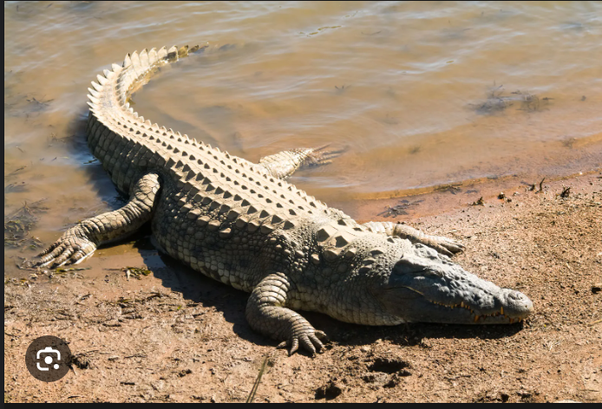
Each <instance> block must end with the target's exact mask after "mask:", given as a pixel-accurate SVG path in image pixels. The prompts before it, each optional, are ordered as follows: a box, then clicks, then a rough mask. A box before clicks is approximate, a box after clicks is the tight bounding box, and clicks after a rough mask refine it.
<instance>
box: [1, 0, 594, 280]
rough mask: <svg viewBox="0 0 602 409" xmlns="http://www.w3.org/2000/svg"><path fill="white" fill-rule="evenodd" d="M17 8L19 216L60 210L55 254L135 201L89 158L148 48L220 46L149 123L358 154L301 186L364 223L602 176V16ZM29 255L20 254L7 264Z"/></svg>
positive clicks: (527, 8) (14, 142) (158, 84)
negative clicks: (391, 208)
mask: <svg viewBox="0 0 602 409" xmlns="http://www.w3.org/2000/svg"><path fill="white" fill-rule="evenodd" d="M4 11H5V15H4V20H5V66H4V72H5V74H4V78H5V110H4V118H5V137H4V147H5V155H4V172H5V179H4V186H5V215H7V214H11V213H12V212H14V211H16V210H17V209H18V208H20V207H21V206H22V205H23V203H25V202H27V203H32V202H36V201H38V200H40V199H42V198H46V201H45V202H44V205H43V206H44V207H45V209H41V210H40V209H38V211H37V213H36V217H37V224H35V226H33V230H32V231H31V235H33V236H36V237H39V238H40V239H41V240H42V241H43V242H44V243H46V244H47V243H49V242H51V241H53V240H54V239H56V237H57V236H58V235H59V233H60V231H61V230H63V229H64V228H65V226H68V225H70V224H72V223H74V222H76V221H77V220H81V219H83V218H85V217H89V216H91V215H93V214H97V213H99V212H101V211H105V210H109V209H114V208H116V207H117V206H119V205H120V203H121V199H120V198H119V197H118V196H117V194H116V192H115V189H114V187H113V186H112V185H111V183H110V181H109V179H108V177H107V176H106V174H104V172H103V171H102V168H101V166H100V164H99V163H98V162H97V161H95V160H94V158H93V157H92V156H91V155H90V153H89V151H88V149H87V147H86V144H85V135H84V134H83V132H82V126H83V124H84V123H85V118H86V115H87V111H86V98H85V95H86V89H87V87H88V86H89V83H90V81H91V80H92V79H94V77H95V76H96V74H97V73H99V72H100V71H101V70H102V69H104V68H109V67H110V63H113V62H119V61H120V60H121V59H122V58H123V56H124V55H125V53H127V52H131V51H133V50H141V49H143V48H145V47H148V48H150V47H160V46H163V45H168V46H169V45H173V44H179V45H182V44H196V43H199V44H206V43H208V44H209V46H210V47H209V49H208V50H209V51H208V52H207V53H206V54H204V55H200V56H198V57H193V58H190V59H187V60H185V61H183V62H182V63H180V64H179V66H177V67H174V68H173V69H168V70H165V71H164V72H162V73H161V74H160V75H159V76H158V77H157V78H155V79H154V80H153V81H151V83H149V84H148V85H147V86H146V87H145V88H144V89H143V90H141V91H139V92H138V93H136V94H135V95H134V102H135V107H136V109H137V110H138V111H139V112H140V113H141V114H142V115H144V116H145V117H146V118H150V119H151V120H152V121H154V122H158V123H159V124H161V125H165V126H167V127H171V128H173V129H174V130H179V131H181V132H182V133H187V134H188V135H190V136H192V137H195V138H197V139H199V140H203V141H205V142H208V143H210V144H212V145H215V146H219V147H220V148H222V149H224V150H227V151H229V152H231V153H233V154H235V155H239V156H243V157H245V158H247V159H249V160H253V161H257V160H259V158H260V157H262V156H264V155H269V154H272V153H275V152H277V151H279V150H284V149H291V148H296V147H304V146H312V147H313V146H320V145H323V144H330V145H331V146H332V147H335V148H338V149H342V148H344V149H346V151H345V153H344V154H343V155H341V156H340V157H339V158H338V159H337V160H336V161H335V162H334V163H332V164H331V165H328V166H323V167H319V168H315V169H309V170H303V171H299V172H298V173H297V174H296V175H295V176H293V177H292V178H291V181H292V183H294V184H296V185H297V186H299V187H301V188H303V189H305V190H307V191H308V192H310V193H311V194H313V195H315V196H317V197H318V198H319V199H321V200H323V201H325V202H326V203H335V204H336V205H337V206H338V207H341V208H343V210H347V211H348V212H349V213H351V215H352V216H355V217H361V218H363V219H366V218H369V217H370V215H361V216H360V215H358V214H354V213H353V209H355V208H356V206H355V205H354V204H357V203H358V202H360V201H365V200H367V199H378V198H391V197H400V196H404V195H408V194H412V193H413V192H414V193H415V192H425V191H429V190H433V189H435V188H436V187H437V186H440V185H442V184H451V183H464V184H467V183H468V184H470V183H471V182H472V181H481V180H488V179H496V178H504V177H508V176H511V175H517V177H518V178H521V177H523V178H525V179H529V178H531V179H535V177H536V176H538V177H539V176H541V175H546V176H547V177H549V178H553V177H561V176H566V175H570V174H574V173H578V172H587V171H591V170H592V169H597V168H599V167H600V166H602V164H601V162H602V64H601V61H602V3H600V2H585V3H577V2H564V3H555V2H554V3H552V2H537V3H530V2H523V3H506V2H503V3H496V2H473V3H466V2H460V3H451V2H444V3H425V2H418V3H391V2H385V3H361V2H360V3H358V2H352V3H338V2H337V3H329V2H316V3H308V2H299V3H296V2H293V3H271V2H270V3H238V2H233V3H175V2H169V3H137V2H136V3H128V2H123V3H122V2H119V3H110V2H98V3H96V2H39V3H21V2H8V3H5V4H4ZM42 210H43V211H42ZM31 253H32V252H31V251H29V250H27V249H25V250H23V251H20V250H14V249H7V248H6V247H5V255H7V256H9V257H7V258H6V259H7V260H8V261H5V267H9V266H12V265H14V263H15V261H18V259H17V257H19V256H23V255H25V256H29V255H30V254H31ZM8 269H9V270H10V269H12V267H10V268H8Z"/></svg>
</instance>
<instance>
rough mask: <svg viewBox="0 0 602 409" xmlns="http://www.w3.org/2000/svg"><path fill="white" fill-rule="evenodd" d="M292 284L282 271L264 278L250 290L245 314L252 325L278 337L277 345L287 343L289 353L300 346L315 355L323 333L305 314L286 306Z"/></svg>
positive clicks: (319, 346)
mask: <svg viewBox="0 0 602 409" xmlns="http://www.w3.org/2000/svg"><path fill="white" fill-rule="evenodd" d="M290 287H291V284H290V282H289V281H288V278H287V277H286V275H285V274H281V273H275V274H270V275H268V276H266V277H265V278H263V279H262V280H261V281H260V282H259V284H257V286H256V287H255V288H254V289H253V291H252V292H251V296H250V297H249V301H248V302H247V309H246V317H247V321H248V322H249V325H250V326H251V328H253V329H254V330H255V331H257V332H259V333H261V334H264V335H267V336H269V337H271V338H273V339H275V340H277V341H283V342H282V343H281V344H280V345H278V347H279V348H284V347H290V349H289V355H292V354H294V353H295V352H296V351H297V350H298V349H299V346H301V347H302V348H303V349H305V350H307V351H308V352H310V353H311V354H312V356H314V355H315V354H316V348H317V349H318V351H319V350H322V348H323V347H324V345H323V344H322V342H321V339H322V340H325V339H326V334H325V333H324V332H322V331H319V330H316V329H315V328H314V327H313V326H312V325H311V324H310V323H309V322H308V321H307V320H306V319H305V318H303V317H302V316H301V315H300V314H298V313H296V312H295V311H293V310H291V309H289V308H286V307H285V305H286V301H287V297H289V296H290V294H289V290H290Z"/></svg>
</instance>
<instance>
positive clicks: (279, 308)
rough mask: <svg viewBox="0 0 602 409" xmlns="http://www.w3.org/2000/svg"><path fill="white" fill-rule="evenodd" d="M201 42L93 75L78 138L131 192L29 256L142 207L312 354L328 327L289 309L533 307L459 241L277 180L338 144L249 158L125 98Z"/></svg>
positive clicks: (160, 234)
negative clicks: (357, 214)
mask: <svg viewBox="0 0 602 409" xmlns="http://www.w3.org/2000/svg"><path fill="white" fill-rule="evenodd" d="M202 50H203V49H202V48H200V47H198V46H197V47H194V48H192V49H188V47H183V48H180V49H177V48H176V47H172V48H171V49H169V50H165V48H162V49H161V50H159V51H156V50H154V49H153V50H151V51H148V52H147V51H146V50H144V51H142V52H141V53H140V54H138V53H136V52H134V53H132V54H131V55H129V54H128V55H127V56H126V58H125V61H124V63H123V65H122V66H119V65H113V69H112V70H111V71H108V70H107V71H105V72H104V75H99V76H98V83H96V82H93V83H92V85H93V89H90V94H89V95H88V97H89V99H90V102H89V105H90V116H89V122H88V145H89V147H90V149H91V151H92V152H93V154H94V156H96V157H97V158H98V159H99V160H100V161H101V162H102V164H103V167H104V168H105V170H106V171H107V172H108V173H109V175H110V176H111V179H112V180H113V182H114V183H115V184H116V186H117V188H118V189H119V190H121V191H123V192H128V193H129V195H130V201H129V202H128V203H127V204H126V205H125V206H124V207H123V208H121V209H119V210H116V211H114V212H109V213H105V214H102V215H100V216H97V217H93V218H91V219H87V220H84V221H83V222H81V223H78V224H77V225H76V226H74V227H73V228H71V229H69V230H68V231H67V232H65V233H64V234H63V236H62V237H61V238H60V239H59V240H58V241H57V242H56V243H55V244H53V245H52V246H51V247H50V248H49V249H48V250H47V251H45V252H44V253H43V254H42V258H41V259H40V260H39V261H38V263H37V264H38V265H40V266H46V265H48V266H58V265H63V264H71V263H79V262H81V261H83V260H84V259H85V258H87V257H89V256H90V255H92V253H93V252H94V250H95V249H96V248H97V247H98V246H100V245H103V244H106V243H108V242H111V241H114V240H118V239H120V238H122V237H124V236H126V235H128V234H130V233H132V232H134V231H136V229H138V227H140V226H141V225H142V224H144V223H146V222H148V221H150V222H151V223H152V229H153V234H154V235H155V237H156V239H157V242H158V243H159V244H160V246H161V247H162V250H163V251H164V252H166V253H167V254H169V255H171V256H172V257H174V258H176V259H178V260H180V261H181V262H182V263H184V264H187V265H188V266H190V267H192V268H193V269H194V270H197V271H199V272H201V273H203V274H205V275H206V276H208V277H211V278H214V279H216V280H218V281H221V282H223V283H225V284H228V285H231V286H233V287H235V288H238V289H241V290H244V291H247V292H250V293H251V296H250V297H249V301H248V303H247V309H246V316H247V320H248V322H249V325H250V326H251V327H252V328H254V329H255V330H257V331H259V332H261V333H263V334H265V335H267V336H270V337H272V338H274V339H276V340H278V341H282V343H283V345H288V346H289V353H294V352H295V351H296V350H297V349H298V348H299V347H302V348H304V349H305V350H307V351H308V352H310V353H311V354H314V353H315V352H316V350H320V349H322V347H323V344H322V340H324V339H325V334H324V333H323V332H322V331H318V330H316V329H314V328H313V327H312V326H311V324H309V322H308V321H307V320H306V319H305V318H303V317H302V316H301V315H300V314H299V313H297V312H295V311H293V310H310V311H319V312H322V313H326V314H328V315H330V316H332V317H334V318H336V319H339V320H342V321H346V322H353V323H357V324H364V325H397V324H399V323H402V322H416V321H420V322H441V323H457V324H473V323H486V324H498V323H499V324H502V323H512V322H514V321H517V320H521V319H523V318H525V317H527V316H528V315H529V314H530V312H531V310H532V303H531V301H530V300H529V299H528V298H527V297H526V296H525V295H523V294H521V293H519V292H517V291H513V290H508V289H501V288H499V287H497V286H496V285H495V284H493V283H490V282H488V281H485V280H481V279H479V278H478V277H476V276H474V275H472V274H470V273H468V272H466V271H464V270H463V269H462V268H461V267H460V266H458V265H457V264H454V263H453V262H451V260H450V259H449V257H448V256H449V255H451V254H452V253H455V252H458V251H461V250H462V249H463V247H462V246H461V245H460V244H458V243H456V242H455V241H453V240H451V239H446V238H443V237H436V236H429V235H426V234H424V233H422V232H420V231H418V230H416V229H413V228H411V227H409V226H405V225H402V224H393V223H378V222H370V223H367V224H365V225H360V224H358V223H357V222H355V221H354V220H353V219H351V218H350V217H349V216H347V215H346V214H344V213H343V212H341V211H340V210H336V209H333V208H329V207H328V206H326V205H325V204H324V203H322V202H320V201H318V200H316V199H315V198H313V197H310V196H308V195H307V194H306V193H305V192H303V191H301V190H299V189H297V188H296V187H295V186H293V185H291V184H289V183H287V182H286V181H284V180H283V179H284V178H286V177H287V176H289V175H290V174H292V173H293V172H294V171H295V170H296V169H297V168H299V167H300V166H302V165H307V164H320V163H326V162H328V161H329V160H330V159H331V158H332V157H334V156H335V155H336V154H337V152H332V151H331V152H328V151H325V150H324V149H311V148H304V149H295V150H292V151H288V152H280V153H278V154H275V155H271V156H268V157H266V158H263V159H262V160H261V161H260V163H259V164H253V163H251V162H249V161H246V160H244V159H241V158H237V157H235V156H232V155H229V154H228V153H226V152H222V151H220V150H219V149H217V148H212V147H211V146H209V145H206V144H204V143H202V142H197V141H196V140H194V139H190V138H188V136H186V135H181V134H179V133H177V132H174V131H172V130H171V129H165V128H164V127H160V126H158V125H157V124H152V123H151V122H150V121H145V120H144V118H142V117H140V116H139V115H138V114H137V113H135V112H134V110H133V109H132V108H131V107H130V106H129V103H128V102H127V101H128V98H129V96H130V95H131V93H132V92H134V91H135V90H137V89H138V88H140V87H141V86H142V85H144V84H145V83H146V82H147V81H148V79H149V78H150V77H151V76H152V74H153V73H154V72H155V71H156V70H157V69H158V68H159V67H161V66H162V65H165V64H169V63H172V62H175V61H177V60H178V59H179V58H182V57H185V56H187V55H188V54H189V53H190V52H193V51H202ZM455 307H458V308H455Z"/></svg>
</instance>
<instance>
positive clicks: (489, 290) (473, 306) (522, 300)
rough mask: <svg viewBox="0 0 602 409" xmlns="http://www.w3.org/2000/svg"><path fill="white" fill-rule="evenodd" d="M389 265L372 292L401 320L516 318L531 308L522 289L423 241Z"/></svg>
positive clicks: (503, 320) (477, 321)
mask: <svg viewBox="0 0 602 409" xmlns="http://www.w3.org/2000/svg"><path fill="white" fill-rule="evenodd" d="M388 271H389V273H388V274H380V277H381V278H382V280H378V281H380V283H379V284H378V285H377V286H375V287H372V291H371V292H372V294H373V295H374V296H375V298H376V300H378V302H379V304H380V305H381V306H382V308H383V309H384V310H385V312H386V314H387V315H389V316H390V317H396V318H397V319H398V320H400V321H404V322H434V323H448V324H512V323H513V322H518V321H521V320H523V319H524V318H526V317H527V316H529V314H530V313H531V312H532V310H533V303H532V302H531V300H530V299H529V298H527V296H525V295H524V294H522V293H520V292H518V291H515V290H510V289H507V288H500V287H498V286H497V285H495V284H493V283H492V282H489V281H486V280H483V279H481V278H479V277H477V276H475V275H474V274H471V273H468V272H467V271H465V270H464V269H462V267H460V266H459V265H457V264H455V263H453V262H451V260H450V259H449V258H448V257H447V256H443V255H440V254H439V253H437V252H436V251H434V250H432V249H430V248H428V247H426V246H423V245H421V244H417V245H415V246H413V251H411V252H409V253H405V254H404V256H403V257H402V258H401V259H400V260H398V261H395V262H394V264H393V266H392V268H389V269H388Z"/></svg>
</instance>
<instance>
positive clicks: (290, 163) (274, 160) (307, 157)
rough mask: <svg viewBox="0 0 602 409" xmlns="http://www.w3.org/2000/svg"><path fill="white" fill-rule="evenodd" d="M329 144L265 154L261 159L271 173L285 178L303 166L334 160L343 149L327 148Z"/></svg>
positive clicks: (260, 161) (261, 163) (260, 162)
mask: <svg viewBox="0 0 602 409" xmlns="http://www.w3.org/2000/svg"><path fill="white" fill-rule="evenodd" d="M327 147H328V145H324V146H321V147H319V148H299V149H293V150H290V151H282V152H278V153H275V154H273V155H269V156H264V157H263V158H261V159H260V160H259V164H260V165H262V166H263V167H264V168H265V169H266V170H267V171H268V173H269V174H270V175H272V176H274V177H276V178H278V179H285V178H287V177H289V176H290V175H292V174H293V173H294V172H295V171H296V170H297V169H299V168H300V167H302V166H319V165H326V164H328V163H331V162H332V159H334V158H336V157H337V156H339V155H340V154H341V153H342V152H343V150H342V149H341V150H326V148H327Z"/></svg>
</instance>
